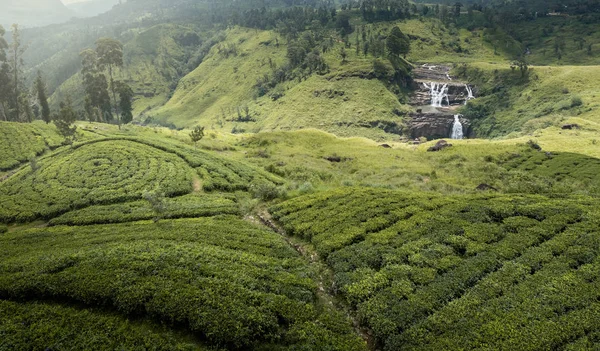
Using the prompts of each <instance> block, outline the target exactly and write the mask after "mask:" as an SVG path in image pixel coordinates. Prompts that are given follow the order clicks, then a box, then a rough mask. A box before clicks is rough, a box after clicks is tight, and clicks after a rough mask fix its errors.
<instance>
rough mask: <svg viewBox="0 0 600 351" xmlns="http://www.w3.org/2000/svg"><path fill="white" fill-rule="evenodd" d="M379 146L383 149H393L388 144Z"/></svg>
mask: <svg viewBox="0 0 600 351" xmlns="http://www.w3.org/2000/svg"><path fill="white" fill-rule="evenodd" d="M379 146H381V147H382V148H384V149H391V148H392V147H391V146H390V145H388V144H381V145H379Z"/></svg>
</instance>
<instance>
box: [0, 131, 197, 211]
mask: <svg viewBox="0 0 600 351" xmlns="http://www.w3.org/2000/svg"><path fill="white" fill-rule="evenodd" d="M192 173H193V170H192V169H191V168H190V167H189V166H188V165H187V164H186V163H185V162H184V161H183V160H182V159H181V158H179V157H177V156H176V155H173V154H169V153H165V152H162V151H160V150H158V149H155V148H152V147H149V146H146V145H143V144H140V143H135V142H131V141H116V140H115V141H111V142H107V141H103V142H93V143H90V144H84V145H82V146H79V147H77V148H75V149H70V150H65V151H64V152H62V153H60V154H57V155H55V156H54V157H52V158H48V159H45V160H43V161H41V162H39V169H37V170H32V169H30V168H29V167H27V168H24V169H23V170H21V171H19V172H18V173H17V174H15V175H14V176H13V177H11V178H9V179H8V180H6V181H5V182H3V183H2V184H0V189H1V190H0V193H1V195H0V198H1V199H2V204H1V205H0V221H1V222H14V221H19V222H23V221H30V220H33V219H35V218H46V219H48V218H52V217H54V216H56V215H59V214H61V213H65V212H67V211H69V210H73V209H77V208H82V207H86V206H89V205H92V204H111V203H117V202H124V201H133V200H138V199H140V198H141V195H142V192H143V191H144V190H145V189H148V188H150V189H153V188H158V189H160V190H161V191H162V192H164V193H165V194H166V195H167V196H175V195H182V194H186V193H190V192H191V191H192V177H193V174H192Z"/></svg>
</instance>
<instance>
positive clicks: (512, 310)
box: [272, 188, 600, 350]
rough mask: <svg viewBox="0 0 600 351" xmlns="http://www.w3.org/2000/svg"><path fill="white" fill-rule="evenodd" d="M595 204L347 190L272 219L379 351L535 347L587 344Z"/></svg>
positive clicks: (594, 313)
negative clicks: (319, 268) (327, 274)
mask: <svg viewBox="0 0 600 351" xmlns="http://www.w3.org/2000/svg"><path fill="white" fill-rule="evenodd" d="M596 201H597V200H592V199H589V198H588V199H585V198H583V199H582V198H580V199H576V200H575V199H574V200H567V199H561V200H550V199H547V198H544V197H540V196H534V197H527V196H490V195H484V196H455V197H444V196H438V195H428V196H424V195H422V194H414V193H406V192H392V191H384V190H375V189H359V188H354V189H339V190H335V191H331V192H324V193H319V194H316V195H309V196H304V197H299V198H296V199H293V200H290V201H288V202H285V203H283V204H280V205H277V206H274V207H273V208H272V212H273V214H274V216H275V217H276V218H278V219H279V221H280V222H281V223H282V225H283V226H284V227H285V228H286V230H287V231H288V232H290V233H293V234H294V235H296V236H299V237H301V238H303V239H304V240H308V241H310V242H311V243H312V244H313V245H314V246H315V248H316V250H317V251H319V252H320V253H321V254H322V255H324V256H326V257H327V263H328V265H329V266H330V267H331V268H332V269H333V271H334V274H335V284H334V289H335V290H337V291H339V292H340V293H341V295H342V296H343V297H344V298H345V299H347V301H348V302H349V303H350V304H352V306H354V307H355V308H356V311H357V313H358V316H359V318H360V320H361V322H362V323H364V325H367V326H368V327H369V328H370V329H371V330H372V332H373V334H374V336H375V338H376V339H377V341H378V344H379V345H380V346H381V347H382V348H383V349H384V350H398V349H405V348H406V349H411V350H421V349H422V350H425V349H444V350H462V349H465V348H467V349H474V348H478V347H481V346H482V345H487V346H488V347H491V348H493V349H514V348H519V349H527V350H538V349H554V348H557V347H564V346H568V347H571V346H572V347H575V346H577V345H578V343H579V344H588V345H590V346H591V347H597V346H598V344H597V338H596V337H597V336H596V333H595V332H594V331H593V330H594V328H595V320H597V318H598V317H599V313H600V309H599V305H598V302H597V298H598V280H597V278H598V276H597V270H598V265H599V264H600V260H599V254H600V246H599V243H598V240H597V238H598V221H597V218H596V216H597V210H596V207H597V203H596ZM567 286H568V288H567ZM465 331H471V332H465ZM574 341H575V343H574ZM572 343H573V345H570V344H572Z"/></svg>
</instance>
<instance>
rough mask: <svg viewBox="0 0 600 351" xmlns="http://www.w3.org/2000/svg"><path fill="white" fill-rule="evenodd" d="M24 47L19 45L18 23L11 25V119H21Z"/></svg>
mask: <svg viewBox="0 0 600 351" xmlns="http://www.w3.org/2000/svg"><path fill="white" fill-rule="evenodd" d="M24 52H25V48H24V47H23V46H22V45H21V31H20V30H19V25H18V24H13V25H12V43H11V45H10V53H11V57H10V65H11V72H12V92H11V93H12V104H13V109H14V115H13V120H14V121H20V120H21V106H22V101H20V100H22V98H21V76H20V73H21V70H22V69H23V65H24V62H23V53H24Z"/></svg>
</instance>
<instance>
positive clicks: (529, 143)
mask: <svg viewBox="0 0 600 351" xmlns="http://www.w3.org/2000/svg"><path fill="white" fill-rule="evenodd" d="M527 146H529V147H530V148H532V149H533V150H537V151H542V147H541V146H540V145H539V144H538V143H537V142H535V141H533V140H529V141H527Z"/></svg>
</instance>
